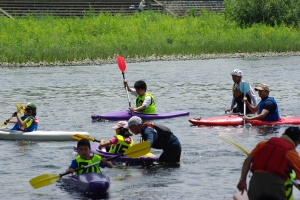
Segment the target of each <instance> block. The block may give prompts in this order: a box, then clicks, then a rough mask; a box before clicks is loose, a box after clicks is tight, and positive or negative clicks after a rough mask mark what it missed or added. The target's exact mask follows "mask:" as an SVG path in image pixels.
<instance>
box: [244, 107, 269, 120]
mask: <svg viewBox="0 0 300 200" xmlns="http://www.w3.org/2000/svg"><path fill="white" fill-rule="evenodd" d="M268 113H269V111H268V110H266V109H263V110H262V111H261V113H260V114H259V115H255V116H252V117H248V116H243V119H245V120H254V119H263V118H264V117H265V116H266V115H267V114H268Z"/></svg>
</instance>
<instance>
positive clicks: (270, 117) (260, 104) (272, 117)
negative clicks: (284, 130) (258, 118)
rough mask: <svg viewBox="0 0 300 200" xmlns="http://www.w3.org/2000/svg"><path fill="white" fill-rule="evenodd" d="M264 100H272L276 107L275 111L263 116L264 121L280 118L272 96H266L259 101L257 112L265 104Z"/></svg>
mask: <svg viewBox="0 0 300 200" xmlns="http://www.w3.org/2000/svg"><path fill="white" fill-rule="evenodd" d="M266 101H272V102H273V103H274V105H275V107H276V109H275V112H274V113H273V114H270V113H268V114H267V115H266V116H265V117H264V118H262V120H264V121H278V120H280V116H279V112H278V106H277V103H276V101H275V99H274V98H273V97H268V98H266V99H265V100H264V101H261V102H259V104H258V111H257V114H260V113H261V111H262V110H263V108H264V105H265V103H266Z"/></svg>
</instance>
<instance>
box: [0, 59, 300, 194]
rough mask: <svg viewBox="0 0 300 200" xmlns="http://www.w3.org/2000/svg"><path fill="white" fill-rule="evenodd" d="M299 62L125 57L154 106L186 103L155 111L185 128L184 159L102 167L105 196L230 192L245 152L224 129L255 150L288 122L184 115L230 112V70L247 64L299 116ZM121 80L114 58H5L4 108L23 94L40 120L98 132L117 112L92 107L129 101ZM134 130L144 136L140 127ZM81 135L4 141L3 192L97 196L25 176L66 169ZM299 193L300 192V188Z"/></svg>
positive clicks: (248, 77)
mask: <svg viewBox="0 0 300 200" xmlns="http://www.w3.org/2000/svg"><path fill="white" fill-rule="evenodd" d="M299 63H300V57H299V56H293V57H267V58H248V59H211V60H189V61H158V62H145V63H128V64H127V69H126V72H125V76H126V78H127V79H128V81H129V84H130V85H133V84H134V82H135V81H136V80H139V79H143V80H145V81H146V83H147V85H148V92H150V93H152V94H153V95H154V96H155V99H156V106H157V112H170V111H175V110H189V111H190V115H189V116H183V117H178V118H172V119H164V120H157V121H156V122H157V123H160V124H163V125H165V126H167V127H169V128H171V130H173V132H174V134H175V135H176V136H177V137H178V138H179V140H180V142H181V144H182V156H181V163H180V166H179V167H164V166H160V165H155V166H153V167H150V168H149V167H148V168H146V167H142V166H132V167H116V168H113V169H108V168H105V169H104V170H103V172H104V173H105V174H106V175H108V176H109V177H110V178H111V187H110V190H109V192H108V194H107V195H106V196H104V197H102V198H105V197H106V198H110V199H232V196H233V194H234V193H235V192H237V189H236V184H237V182H238V179H239V177H240V170H241V166H242V163H243V160H244V159H245V155H243V153H242V152H240V151H239V150H237V149H235V148H234V147H233V146H231V145H229V144H228V143H226V142H224V141H222V140H220V139H219V138H218V137H219V136H225V137H227V138H229V139H230V140H233V141H235V142H237V143H238V144H239V145H241V146H242V147H244V148H245V149H246V150H247V151H251V149H252V148H253V147H254V146H255V145H256V143H257V142H259V141H261V140H263V139H268V138H270V137H271V136H280V135H281V134H282V133H283V132H284V130H285V129H286V126H281V127H259V128H257V127H252V128H248V129H245V128H242V127H196V126H191V124H190V123H189V122H188V119H189V118H191V117H212V116H220V115H225V114H224V110H225V109H226V108H228V107H229V106H230V103H231V98H232V96H231V87H232V84H233V82H232V80H231V76H230V72H231V71H232V70H233V69H235V68H239V69H241V70H242V71H243V72H244V79H245V81H247V82H249V83H250V84H251V85H252V86H256V85H258V84H259V83H261V82H264V83H266V84H268V85H269V86H270V89H271V93H270V96H274V97H275V98H276V100H277V102H278V105H279V108H280V113H281V115H284V116H300V104H299V98H300V92H299V85H300V79H299ZM122 81H123V78H122V74H121V72H120V70H119V68H118V66H117V64H112V65H104V66H73V67H34V68H1V86H2V89H1V91H0V93H1V99H0V104H1V116H2V118H3V120H4V119H6V118H9V117H10V116H11V113H12V112H14V110H15V104H16V103H18V102H22V103H23V104H26V103H27V102H33V103H35V104H36V105H37V107H38V114H37V117H38V119H39V129H40V130H63V131H78V132H81V131H87V132H89V133H90V135H91V136H92V137H94V138H96V139H98V140H99V139H102V138H104V139H109V138H111V137H112V136H113V135H114V131H113V130H112V129H111V127H112V126H113V125H114V124H115V122H92V121H91V118H90V116H91V115H92V114H95V113H104V112H110V111H118V110H124V109H127V107H128V101H127V96H126V92H125V90H124V87H123V82H122ZM258 99H259V97H258ZM133 102H134V97H131V103H133ZM133 139H134V140H135V141H136V142H138V141H139V139H140V137H139V136H134V137H133ZM75 144H76V141H68V142H53V141H46V142H29V141H3V140H2V141H0V150H1V164H0V165H1V167H0V168H1V179H0V184H1V187H0V197H1V199H91V198H96V197H90V196H86V195H84V194H81V193H78V192H76V191H73V190H70V189H67V188H65V187H63V185H62V183H60V182H59V181H58V182H56V183H54V184H51V185H49V186H46V187H43V188H40V189H33V188H32V187H31V186H30V184H29V182H28V181H29V180H30V179H31V178H33V177H35V176H38V175H41V174H59V173H62V172H64V171H65V169H66V168H67V167H68V166H69V164H70V162H71V160H72V159H73V158H74V155H73V146H74V145H75ZM298 151H299V150H298ZM152 152H153V153H154V154H155V155H157V156H159V155H160V153H161V151H159V150H152ZM294 196H295V199H300V193H299V192H298V191H294Z"/></svg>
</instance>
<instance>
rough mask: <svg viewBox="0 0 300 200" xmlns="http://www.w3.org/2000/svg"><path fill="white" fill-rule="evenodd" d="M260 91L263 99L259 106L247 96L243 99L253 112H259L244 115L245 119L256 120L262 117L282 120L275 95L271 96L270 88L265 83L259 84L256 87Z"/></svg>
mask: <svg viewBox="0 0 300 200" xmlns="http://www.w3.org/2000/svg"><path fill="white" fill-rule="evenodd" d="M255 90H256V91H258V95H259V97H260V98H261V101H260V102H259V104H258V105H257V106H253V105H251V104H250V103H249V102H248V101H247V99H246V98H244V99H243V101H246V104H247V107H248V108H249V109H250V110H251V111H252V112H253V113H255V112H257V115H255V116H252V117H248V116H243V119H245V120H254V119H261V120H264V121H278V120H280V115H279V111H278V105H277V103H276V101H275V99H274V98H273V97H269V93H270V88H269V86H267V85H266V84H264V83H261V84H259V86H258V87H256V88H255Z"/></svg>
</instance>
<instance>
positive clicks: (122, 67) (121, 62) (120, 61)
mask: <svg viewBox="0 0 300 200" xmlns="http://www.w3.org/2000/svg"><path fill="white" fill-rule="evenodd" d="M116 59H117V62H118V66H119V68H120V70H121V72H122V75H123V80H125V74H124V72H125V70H126V63H125V60H124V58H123V57H122V56H116ZM124 88H125V90H126V93H127V99H128V103H129V108H130V107H131V103H130V98H129V94H128V90H127V87H126V85H125V84H124ZM130 113H131V116H132V111H131V112H130Z"/></svg>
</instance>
